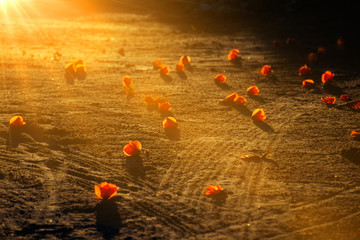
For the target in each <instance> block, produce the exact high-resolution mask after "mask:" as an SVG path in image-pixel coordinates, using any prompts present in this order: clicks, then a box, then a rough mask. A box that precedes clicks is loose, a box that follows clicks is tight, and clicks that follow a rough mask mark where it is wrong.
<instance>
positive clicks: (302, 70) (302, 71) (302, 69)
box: [299, 64, 311, 76]
mask: <svg viewBox="0 0 360 240" xmlns="http://www.w3.org/2000/svg"><path fill="white" fill-rule="evenodd" d="M309 74H311V68H309V67H308V66H307V65H306V64H305V65H304V66H302V67H300V69H299V76H304V75H309Z"/></svg>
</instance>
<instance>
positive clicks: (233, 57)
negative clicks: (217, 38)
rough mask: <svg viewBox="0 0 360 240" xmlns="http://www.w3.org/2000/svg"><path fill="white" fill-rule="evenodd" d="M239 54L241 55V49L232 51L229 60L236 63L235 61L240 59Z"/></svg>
mask: <svg viewBox="0 0 360 240" xmlns="http://www.w3.org/2000/svg"><path fill="white" fill-rule="evenodd" d="M239 53H240V51H239V49H232V50H231V51H230V52H229V54H228V60H229V61H234V60H236V59H238V58H239Z"/></svg>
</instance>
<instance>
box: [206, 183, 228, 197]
mask: <svg viewBox="0 0 360 240" xmlns="http://www.w3.org/2000/svg"><path fill="white" fill-rule="evenodd" d="M222 191H224V189H223V188H222V187H221V186H220V185H216V186H213V185H208V186H207V188H206V191H205V195H206V196H212V195H217V194H219V193H221V192H222Z"/></svg>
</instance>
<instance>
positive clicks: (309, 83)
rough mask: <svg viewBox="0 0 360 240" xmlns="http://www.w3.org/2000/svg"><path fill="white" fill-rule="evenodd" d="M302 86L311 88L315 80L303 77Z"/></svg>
mask: <svg viewBox="0 0 360 240" xmlns="http://www.w3.org/2000/svg"><path fill="white" fill-rule="evenodd" d="M302 86H303V87H304V88H313V87H314V86H315V82H314V80H312V79H305V80H304V81H302Z"/></svg>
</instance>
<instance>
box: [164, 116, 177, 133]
mask: <svg viewBox="0 0 360 240" xmlns="http://www.w3.org/2000/svg"><path fill="white" fill-rule="evenodd" d="M177 127H178V123H177V121H176V119H175V118H173V117H166V118H165V119H164V121H163V128H164V129H165V130H170V129H176V128H177Z"/></svg>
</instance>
